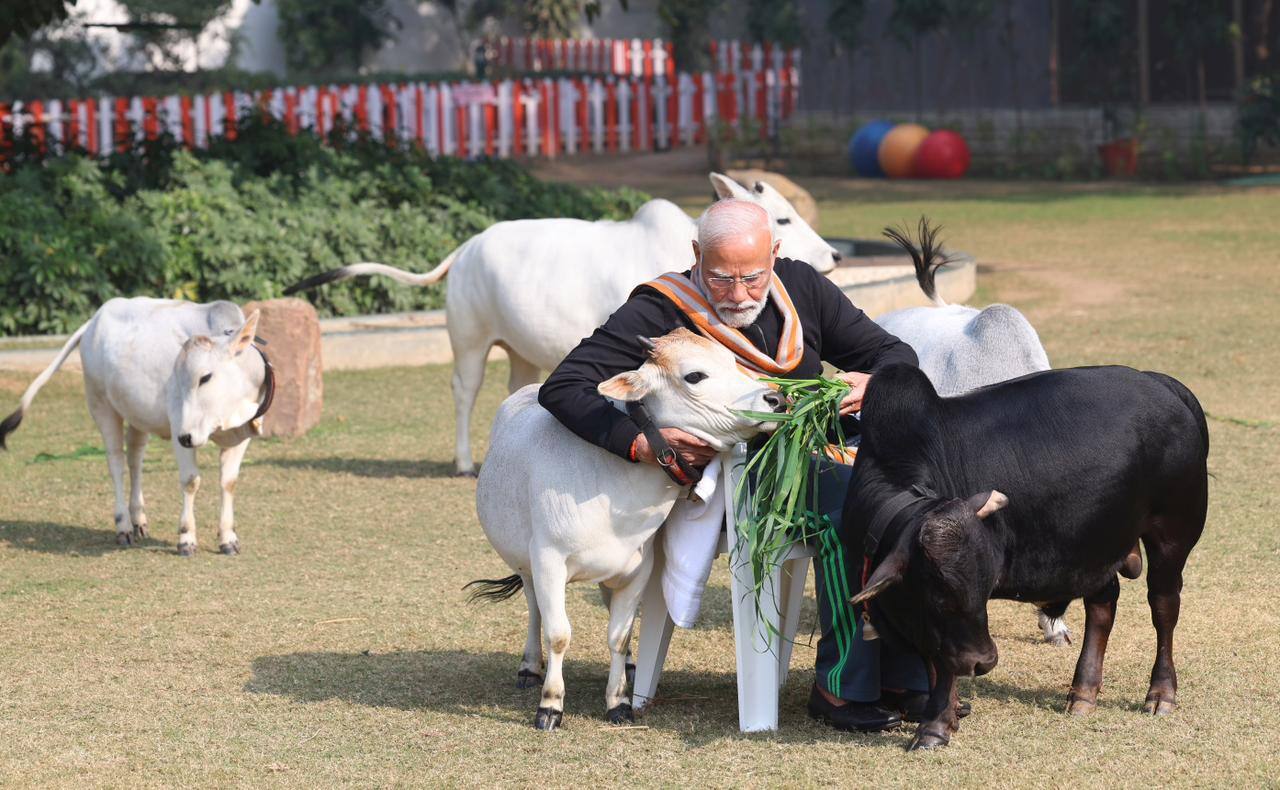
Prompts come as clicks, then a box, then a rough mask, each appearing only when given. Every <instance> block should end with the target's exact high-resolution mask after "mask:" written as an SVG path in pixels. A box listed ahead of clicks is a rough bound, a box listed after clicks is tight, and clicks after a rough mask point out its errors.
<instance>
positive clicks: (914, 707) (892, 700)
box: [880, 691, 973, 722]
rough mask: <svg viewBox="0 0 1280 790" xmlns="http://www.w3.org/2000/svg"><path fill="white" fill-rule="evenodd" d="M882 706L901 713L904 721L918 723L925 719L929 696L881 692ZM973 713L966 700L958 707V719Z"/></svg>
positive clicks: (919, 693)
mask: <svg viewBox="0 0 1280 790" xmlns="http://www.w3.org/2000/svg"><path fill="white" fill-rule="evenodd" d="M880 704H881V705H883V706H884V707H886V708H888V709H889V710H896V711H898V712H899V713H901V714H902V720H903V721H910V722H918V721H921V720H922V719H923V718H924V709H925V707H926V706H927V705H928V704H929V695H928V694H927V693H925V692H923V691H881V692H880ZM972 712H973V707H972V706H971V705H970V704H969V703H967V702H965V701H964V700H961V701H960V704H959V705H958V706H956V718H959V719H963V718H964V717H965V716H968V715H969V714H970V713H972Z"/></svg>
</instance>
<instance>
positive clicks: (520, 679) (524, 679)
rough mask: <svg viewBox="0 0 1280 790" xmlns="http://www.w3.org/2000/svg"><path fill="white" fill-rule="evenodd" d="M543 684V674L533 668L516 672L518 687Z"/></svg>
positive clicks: (523, 687)
mask: <svg viewBox="0 0 1280 790" xmlns="http://www.w3.org/2000/svg"><path fill="white" fill-rule="evenodd" d="M541 685H542V675H539V674H538V673H537V672H534V671H533V670H531V669H522V670H520V671H519V672H517V673H516V688H518V689H531V688H534V687H536V686H541Z"/></svg>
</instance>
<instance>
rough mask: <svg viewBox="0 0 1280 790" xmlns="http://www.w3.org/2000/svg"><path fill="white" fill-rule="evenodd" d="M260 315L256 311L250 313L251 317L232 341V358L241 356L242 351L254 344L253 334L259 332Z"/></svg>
mask: <svg viewBox="0 0 1280 790" xmlns="http://www.w3.org/2000/svg"><path fill="white" fill-rule="evenodd" d="M259 315H260V313H259V312H258V311H257V310H254V311H253V312H252V313H249V317H248V318H246V319H245V322H244V325H243V326H241V327H240V331H239V332H237V333H236V336H235V338H234V339H233V340H232V341H231V354H232V356H239V355H240V353H241V352H242V351H244V350H245V349H246V348H248V347H249V346H250V345H252V343H253V334H254V332H257V331H258V316H259Z"/></svg>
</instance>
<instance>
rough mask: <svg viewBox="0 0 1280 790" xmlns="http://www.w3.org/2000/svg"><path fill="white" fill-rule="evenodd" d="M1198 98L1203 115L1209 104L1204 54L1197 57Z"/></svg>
mask: <svg viewBox="0 0 1280 790" xmlns="http://www.w3.org/2000/svg"><path fill="white" fill-rule="evenodd" d="M1196 96H1197V98H1198V99H1199V101H1200V112H1201V113H1202V114H1203V113H1204V111H1205V110H1206V109H1207V105H1208V104H1209V98H1208V96H1207V95H1206V92H1205V87H1204V54H1203V53H1201V54H1198V55H1196Z"/></svg>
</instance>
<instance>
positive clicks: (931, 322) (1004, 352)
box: [876, 217, 1071, 645]
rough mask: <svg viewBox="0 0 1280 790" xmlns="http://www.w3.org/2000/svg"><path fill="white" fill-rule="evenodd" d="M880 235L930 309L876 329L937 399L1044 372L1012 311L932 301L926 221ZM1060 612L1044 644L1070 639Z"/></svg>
mask: <svg viewBox="0 0 1280 790" xmlns="http://www.w3.org/2000/svg"><path fill="white" fill-rule="evenodd" d="M885 235H887V236H888V237H889V238H891V239H893V240H894V241H895V242H896V243H897V244H898V246H900V247H902V248H903V249H904V250H906V252H907V253H908V254H909V255H910V256H911V260H912V262H913V263H914V264H915V270H916V281H917V282H918V283H920V290H922V291H924V294H925V296H927V297H929V300H930V301H931V302H933V304H934V306H933V307H910V308H907V309H905V310H895V311H893V312H892V313H886V314H885V315H882V316H880V317H879V318H877V319H876V323H878V324H879V325H880V326H882V327H884V329H885V331H887V332H889V333H890V334H892V335H896V336H897V337H898V338H899V339H901V340H904V341H906V343H907V345H909V346H911V347H912V348H913V349H915V352H916V355H917V356H918V357H919V358H920V369H921V370H923V371H924V374H925V375H926V376H928V377H929V381H930V382H932V383H933V386H934V387H935V388H936V389H937V390H938V394H939V395H942V396H944V397H945V396H951V395H963V394H964V393H966V392H969V391H970V390H975V389H977V388H979V387H985V386H987V385H988V384H996V383H998V382H1001V381H1007V380H1008V379H1012V378H1017V377H1018V376H1025V375H1027V374H1028V373H1035V372H1037V371H1041V370H1048V369H1049V356H1048V354H1046V353H1045V350H1044V346H1043V345H1041V344H1040V335H1038V334H1037V333H1036V330H1035V327H1033V326H1032V325H1031V322H1030V321H1028V320H1027V319H1026V317H1025V316H1023V315H1022V313H1020V312H1018V310H1017V309H1016V308H1013V307H1010V306H1009V305H1007V304H993V305H990V306H988V307H985V308H983V309H982V310H978V309H977V308H973V307H966V306H965V305H958V304H947V303H946V302H945V301H944V300H943V299H942V297H940V296H938V291H937V287H936V285H935V283H934V275H935V274H936V273H937V270H938V268H939V267H940V266H943V265H945V264H946V263H947V261H948V258H947V256H946V254H944V253H943V252H942V249H941V243H940V242H939V240H938V229H937V228H935V227H932V226H930V225H929V223H928V221H927V220H926V219H924V218H923V217H922V218H921V219H920V227H919V232H918V235H919V239H918V240H913V239H911V238H909V237H908V236H907V234H905V233H903V232H902V231H899V230H896V229H894V228H887V229H886V230H885ZM1046 609H1048V610H1050V611H1048V612H1047V611H1046ZM1065 609H1066V607H1065V606H1062V607H1061V610H1059V609H1057V608H1055V607H1046V608H1045V609H1041V610H1040V629H1041V631H1042V632H1043V633H1044V640H1045V641H1046V642H1051V643H1053V644H1055V645H1066V644H1070V642H1071V633H1070V631H1069V630H1068V629H1067V624H1066V622H1065V621H1064V620H1063V619H1062V614H1063V612H1064V611H1065Z"/></svg>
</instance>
